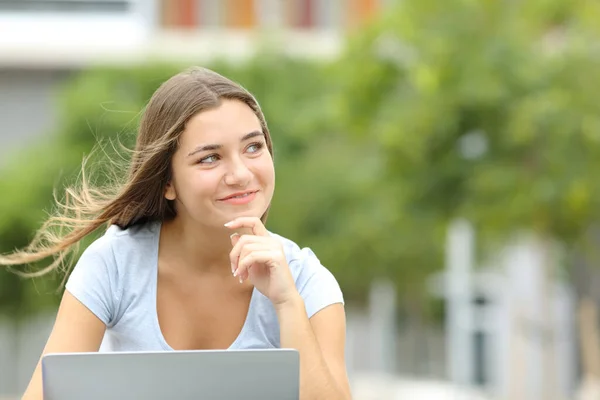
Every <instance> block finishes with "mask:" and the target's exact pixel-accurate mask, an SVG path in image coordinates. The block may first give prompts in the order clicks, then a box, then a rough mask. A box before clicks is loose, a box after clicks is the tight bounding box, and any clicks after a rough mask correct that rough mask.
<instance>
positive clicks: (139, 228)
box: [82, 223, 160, 266]
mask: <svg viewBox="0 0 600 400" xmlns="http://www.w3.org/2000/svg"><path fill="white" fill-rule="evenodd" d="M159 229H160V224H159V223H147V224H144V225H136V226H133V227H130V228H127V229H121V228H119V227H118V226H116V225H111V226H110V227H109V228H108V229H107V230H106V232H105V233H104V234H103V235H102V236H100V237H99V238H98V239H96V240H94V241H93V242H92V243H91V244H90V245H89V246H88V247H87V248H86V249H85V251H84V252H83V254H82V258H83V257H84V256H87V257H93V258H97V259H101V260H102V261H103V262H104V263H106V264H109V265H111V264H114V265H115V266H117V265H118V264H120V263H121V261H124V260H127V259H128V258H130V257H132V256H135V255H139V254H145V253H144V252H145V251H151V250H152V249H153V248H154V247H156V244H157V241H156V239H157V238H158V234H159Z"/></svg>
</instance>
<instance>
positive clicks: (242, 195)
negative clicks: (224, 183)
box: [219, 190, 258, 201]
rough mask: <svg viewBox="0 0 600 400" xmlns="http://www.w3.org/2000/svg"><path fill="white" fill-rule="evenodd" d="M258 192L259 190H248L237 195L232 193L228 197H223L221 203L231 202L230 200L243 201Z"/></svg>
mask: <svg viewBox="0 0 600 400" xmlns="http://www.w3.org/2000/svg"><path fill="white" fill-rule="evenodd" d="M256 192H258V190H248V191H245V192H237V193H232V194H230V195H229V196H227V197H223V198H222V199H219V200H220V201H225V200H230V199H243V198H244V197H248V196H250V195H251V194H254V193H256Z"/></svg>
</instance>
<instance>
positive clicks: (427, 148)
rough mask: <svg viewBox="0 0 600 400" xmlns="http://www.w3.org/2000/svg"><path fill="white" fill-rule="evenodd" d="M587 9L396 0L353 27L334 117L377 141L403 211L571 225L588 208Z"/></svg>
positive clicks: (505, 229) (486, 228) (549, 2)
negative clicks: (359, 28)
mask: <svg viewBox="0 0 600 400" xmlns="http://www.w3.org/2000/svg"><path fill="white" fill-rule="evenodd" d="M592 15H594V16H596V17H598V16H600V5H599V4H598V3H597V2H591V1H586V0H580V1H571V2H564V1H558V0H532V1H526V2H521V1H516V2H511V1H508V2H489V1H464V0H450V1H444V2H440V1H436V0H424V1H420V2H411V1H404V2H400V4H399V6H398V8H397V9H396V10H395V11H394V12H390V13H389V14H387V15H386V16H385V17H384V18H383V20H381V21H379V22H378V23H377V24H375V25H373V26H371V27H370V28H369V29H368V31H366V32H359V33H358V34H357V35H356V37H354V38H353V40H352V41H351V44H350V46H349V48H348V50H347V52H346V53H345V55H344V56H343V57H342V59H341V60H340V62H339V66H338V68H337V72H338V73H337V76H339V80H338V82H337V90H338V92H339V98H340V100H339V101H338V113H339V114H338V115H339V116H338V120H339V121H341V122H342V123H343V124H345V125H344V126H345V129H347V130H349V131H352V132H354V133H355V136H357V137H358V138H364V139H365V140H366V141H369V142H372V141H375V142H377V143H378V145H379V147H380V149H381V151H382V154H384V157H385V164H386V167H385V173H386V176H387V178H388V179H389V180H390V182H391V181H395V182H398V187H401V188H402V190H403V192H404V194H405V196H406V198H407V202H406V207H408V208H407V209H404V210H400V211H399V213H400V214H401V215H413V214H414V213H417V214H424V215H435V216H436V217H435V218H438V219H439V220H445V219H448V218H451V217H454V216H459V215H460V216H466V217H468V218H470V219H471V220H473V221H474V222H475V223H476V224H477V225H478V228H479V230H480V233H482V234H483V235H484V237H487V235H493V236H494V239H498V237H497V236H504V235H507V234H510V233H512V232H514V230H515V229H519V228H527V229H531V228H533V229H536V230H537V231H538V232H540V233H542V234H543V235H548V236H551V237H555V238H559V239H561V240H563V241H566V242H568V243H574V242H576V241H578V240H579V239H581V238H582V237H583V235H584V234H585V232H586V231H587V229H588V228H589V226H590V225H591V224H592V223H594V222H595V221H597V220H598V212H599V211H600V208H599V207H598V205H599V204H598V202H599V200H600V192H599V189H600V186H599V185H598V183H597V180H596V179H594V176H593V175H594V171H595V170H597V166H598V163H599V160H600V158H599V157H598V156H599V155H600V154H599V152H600V146H599V144H600V134H599V132H600V103H599V102H598V101H597V99H596V90H595V88H596V86H597V85H598V84H600V68H599V67H600V58H598V54H597V53H598V50H597V45H595V44H594V42H593V41H594V40H596V39H595V38H596V36H595V33H597V32H598V26H597V24H595V22H592V21H595V19H594V18H593V17H591V16H592ZM494 242H495V240H494Z"/></svg>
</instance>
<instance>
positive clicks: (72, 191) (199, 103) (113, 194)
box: [0, 67, 273, 276]
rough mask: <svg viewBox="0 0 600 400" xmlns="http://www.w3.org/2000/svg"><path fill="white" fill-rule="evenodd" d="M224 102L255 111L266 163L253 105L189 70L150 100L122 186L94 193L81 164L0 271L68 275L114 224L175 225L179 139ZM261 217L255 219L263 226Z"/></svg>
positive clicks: (234, 88) (206, 73) (218, 79)
mask: <svg viewBox="0 0 600 400" xmlns="http://www.w3.org/2000/svg"><path fill="white" fill-rule="evenodd" d="M223 99H227V100H238V101H241V102H243V103H245V104H247V105H248V106H249V107H250V108H251V109H252V110H253V111H254V113H255V114H256V116H257V117H258V119H259V120H260V124H261V126H262V129H263V132H264V134H265V139H266V143H267V148H268V150H269V152H270V153H271V155H272V154H273V147H272V143H271V136H270V134H269V130H268V128H267V123H266V121H265V118H264V115H263V113H262V111H261V109H260V106H259V105H258V102H257V101H256V99H255V98H254V97H253V96H252V95H251V94H250V93H249V92H248V91H247V90H245V89H244V88H243V87H241V86H240V85H238V84H236V83H235V82H232V81H231V80H229V79H227V78H225V77H223V76H221V75H219V74H217V73H216V72H213V71H211V70H208V69H205V68H198V67H194V68H190V69H188V70H186V71H184V72H181V73H179V74H177V75H175V76H173V77H172V78H170V79H169V80H167V81H166V82H164V83H163V84H162V85H161V86H160V87H159V88H158V89H157V90H156V92H154V94H153V95H152V97H151V99H150V101H149V102H148V104H147V106H146V108H145V110H144V112H143V115H142V118H141V121H140V125H139V129H138V133H137V139H136V145H135V149H134V150H133V152H132V156H131V160H130V162H129V171H128V174H127V176H126V177H125V180H124V182H123V183H120V184H109V185H105V186H104V187H93V185H91V184H90V182H89V179H87V178H86V175H85V173H84V171H85V160H84V163H83V164H84V165H82V174H81V180H80V183H79V185H76V186H75V187H68V188H67V189H66V196H65V200H64V202H61V201H58V200H57V201H56V205H57V208H56V211H55V212H54V214H53V215H51V216H50V217H49V218H48V219H47V220H46V221H45V223H44V224H43V225H42V227H41V228H40V229H39V230H38V231H37V233H36V235H35V237H34V239H33V240H32V242H31V243H30V244H29V245H28V246H27V247H26V248H24V249H22V250H18V251H15V252H13V253H10V254H5V255H0V265H7V266H11V265H26V264H31V263H34V262H37V261H40V260H44V259H46V258H48V257H51V256H52V257H53V258H54V261H53V262H52V263H51V264H50V265H49V266H47V267H45V268H43V269H41V270H39V271H37V272H33V273H27V274H23V275H26V276H41V275H44V274H46V273H48V272H51V271H54V270H57V269H59V268H60V267H61V266H62V267H64V268H63V269H64V270H65V272H68V270H69V269H70V268H71V266H72V264H73V263H72V262H67V260H69V259H71V258H72V257H74V256H75V255H76V254H77V252H78V248H79V244H80V242H81V240H83V239H84V238H85V237H87V236H88V235H90V234H91V233H93V232H95V231H96V230H97V229H98V228H100V227H102V226H109V225H111V224H114V225H117V226H119V227H120V228H122V229H126V228H128V227H131V226H133V225H136V224H142V223H145V222H149V221H157V220H159V221H163V220H167V219H172V218H173V217H175V209H174V207H173V206H172V204H171V202H170V201H169V200H167V199H165V197H164V190H165V186H166V184H167V183H168V182H169V180H170V174H171V159H172V157H173V154H174V153H175V151H176V150H177V147H178V143H179V137H180V136H181V134H182V132H183V131H184V129H185V126H186V124H187V122H188V121H189V120H190V118H192V117H193V116H194V115H196V114H198V113H200V112H202V111H206V110H210V109H213V108H215V107H218V106H219V105H220V104H221V100H223ZM267 213H268V210H267V212H265V214H264V215H263V216H262V218H261V219H262V221H263V222H266V218H267Z"/></svg>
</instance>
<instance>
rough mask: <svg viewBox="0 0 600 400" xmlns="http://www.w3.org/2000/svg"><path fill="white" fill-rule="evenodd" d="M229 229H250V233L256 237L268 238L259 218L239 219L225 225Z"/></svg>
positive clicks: (267, 233)
mask: <svg viewBox="0 0 600 400" xmlns="http://www.w3.org/2000/svg"><path fill="white" fill-rule="evenodd" d="M225 226H226V227H228V228H230V229H239V228H250V229H251V230H252V233H253V234H254V235H257V236H269V231H267V228H265V226H264V225H263V223H262V221H261V220H260V218H256V217H239V218H236V219H234V220H233V221H230V222H228V223H226V224H225Z"/></svg>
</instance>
